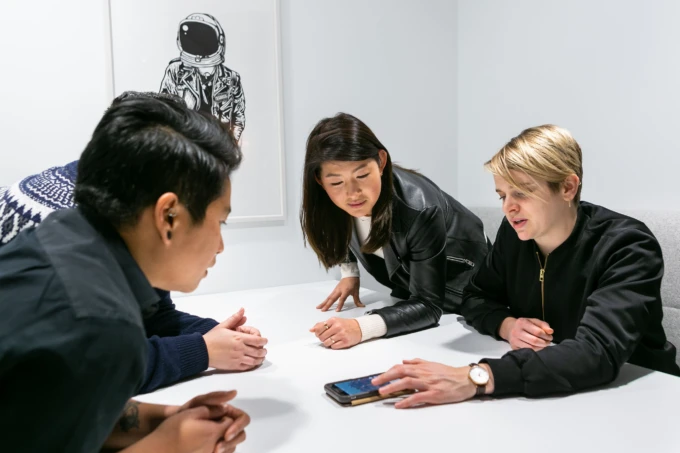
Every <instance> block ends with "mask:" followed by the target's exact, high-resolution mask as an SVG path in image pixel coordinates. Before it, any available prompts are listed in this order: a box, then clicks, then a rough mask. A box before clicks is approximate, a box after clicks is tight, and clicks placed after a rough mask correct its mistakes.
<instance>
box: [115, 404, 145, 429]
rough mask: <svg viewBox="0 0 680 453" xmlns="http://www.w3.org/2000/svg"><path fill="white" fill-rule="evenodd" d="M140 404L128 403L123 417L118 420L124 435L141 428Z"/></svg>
mask: <svg viewBox="0 0 680 453" xmlns="http://www.w3.org/2000/svg"><path fill="white" fill-rule="evenodd" d="M139 404H140V403H139V402H137V401H128V402H127V403H125V407H124V408H123V415H122V416H121V417H120V420H118V425H119V426H120V429H121V430H123V432H124V433H126V432H128V431H130V430H131V429H134V428H139Z"/></svg>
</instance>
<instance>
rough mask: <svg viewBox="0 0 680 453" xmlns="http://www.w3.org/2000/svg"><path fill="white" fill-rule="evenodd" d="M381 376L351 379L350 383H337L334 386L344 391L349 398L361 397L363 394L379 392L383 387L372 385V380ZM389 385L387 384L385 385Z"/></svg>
mask: <svg viewBox="0 0 680 453" xmlns="http://www.w3.org/2000/svg"><path fill="white" fill-rule="evenodd" d="M376 376H379V375H378V374H375V375H373V376H366V377H363V378H358V379H350V380H349V381H343V382H337V383H335V384H333V386H334V387H336V388H338V389H340V390H342V391H343V392H345V393H346V394H347V395H349V396H354V395H359V394H362V393H368V392H373V391H376V390H378V389H379V388H380V387H383V385H381V386H375V385H373V384H371V380H372V379H373V378H375V377H376ZM384 385H387V384H384Z"/></svg>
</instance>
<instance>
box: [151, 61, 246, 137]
mask: <svg viewBox="0 0 680 453" xmlns="http://www.w3.org/2000/svg"><path fill="white" fill-rule="evenodd" d="M213 80H214V82H215V83H214V85H213V86H212V106H211V112H212V115H213V116H214V117H215V118H217V119H219V120H220V121H221V122H223V123H228V124H229V125H230V127H231V130H232V132H233V134H234V138H235V139H236V140H238V139H239V138H240V137H241V133H242V132H243V129H244V128H245V127H246V99H245V96H244V95H243V87H242V86H241V76H239V74H238V72H236V71H234V70H231V69H229V68H227V67H226V66H224V65H221V64H220V65H217V66H216V67H215V75H214V77H213ZM200 83H201V82H200V76H199V75H198V70H197V69H196V68H193V67H191V66H186V65H184V63H182V61H181V60H180V59H179V58H176V59H174V60H172V61H171V62H170V64H169V65H168V67H167V68H166V70H165V76H164V77H163V81H162V82H161V88H160V92H161V93H169V94H174V95H175V96H179V97H181V98H182V99H184V102H186V104H187V106H188V107H189V108H190V109H192V110H198V109H199V108H200V106H201V95H200V92H201V88H200V87H199V85H200Z"/></svg>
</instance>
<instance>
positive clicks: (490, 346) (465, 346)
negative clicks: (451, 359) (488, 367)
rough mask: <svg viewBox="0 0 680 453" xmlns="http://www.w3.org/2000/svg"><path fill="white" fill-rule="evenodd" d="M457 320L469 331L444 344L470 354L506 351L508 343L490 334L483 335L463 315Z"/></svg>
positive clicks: (500, 353)
mask: <svg viewBox="0 0 680 453" xmlns="http://www.w3.org/2000/svg"><path fill="white" fill-rule="evenodd" d="M457 322H458V323H459V324H460V325H461V326H463V327H464V328H465V329H466V330H468V331H469V333H465V334H464V335H462V336H459V337H457V338H454V339H452V340H451V341H447V342H446V343H443V344H442V346H444V347H445V348H448V349H452V350H454V351H459V352H465V353H468V354H482V355H491V356H494V357H495V356H499V355H502V354H503V353H505V352H506V350H507V345H506V344H505V343H504V342H499V341H497V340H496V339H495V338H492V337H490V336H488V335H481V334H480V333H479V332H477V331H476V330H475V329H474V328H473V327H472V326H469V325H468V324H467V323H466V322H465V321H464V320H463V318H462V317H458V319H457Z"/></svg>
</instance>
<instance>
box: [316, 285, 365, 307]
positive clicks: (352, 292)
mask: <svg viewBox="0 0 680 453" xmlns="http://www.w3.org/2000/svg"><path fill="white" fill-rule="evenodd" d="M349 296H352V298H353V299H354V305H356V306H357V307H365V306H366V305H364V304H362V303H361V301H360V300H359V277H345V278H343V279H342V280H340V282H339V283H338V286H336V287H335V289H334V290H333V291H332V292H331V294H330V295H329V296H328V297H327V298H326V300H324V301H323V302H321V303H320V304H319V305H317V306H316V308H320V309H321V311H328V309H329V308H331V307H332V306H333V304H334V303H335V302H338V307H337V308H336V309H335V311H340V310H342V307H343V306H344V305H345V300H346V299H347V297H349Z"/></svg>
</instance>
